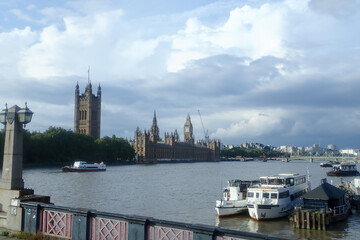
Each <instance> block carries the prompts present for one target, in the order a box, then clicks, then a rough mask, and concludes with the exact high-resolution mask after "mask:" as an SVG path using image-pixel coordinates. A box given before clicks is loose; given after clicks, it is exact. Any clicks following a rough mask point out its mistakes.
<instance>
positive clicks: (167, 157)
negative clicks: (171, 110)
mask: <svg viewBox="0 0 360 240" xmlns="http://www.w3.org/2000/svg"><path fill="white" fill-rule="evenodd" d="M100 124H101V87H100V85H99V87H98V88H97V95H95V94H93V92H92V85H91V82H90V80H89V81H88V84H87V86H86V88H85V92H84V93H83V94H80V90H79V84H76V88H75V111H74V132H76V133H81V134H86V135H90V136H92V137H93V138H94V139H98V138H100ZM132 145H133V147H134V150H135V154H136V158H137V162H138V163H156V162H165V161H166V162H167V161H219V160H220V141H218V140H211V141H210V140H209V141H208V140H206V141H202V142H198V143H195V139H194V135H193V126H192V123H191V118H190V115H189V114H188V115H187V117H186V121H185V124H184V141H183V142H181V141H180V137H179V134H178V132H177V131H176V130H175V131H174V132H172V133H165V140H164V141H162V139H161V138H160V136H159V127H158V125H157V119H156V113H155V112H154V118H153V123H152V126H151V128H150V130H148V131H146V130H145V131H144V132H141V131H140V130H139V128H137V129H136V131H135V138H134V142H133V144H132Z"/></svg>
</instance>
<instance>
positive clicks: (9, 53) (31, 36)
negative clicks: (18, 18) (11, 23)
mask: <svg viewBox="0 0 360 240" xmlns="http://www.w3.org/2000/svg"><path fill="white" fill-rule="evenodd" d="M37 37H38V35H37V33H36V32H34V31H32V30H31V28H30V27H26V28H24V29H17V28H15V29H14V30H12V31H10V32H2V33H1V32H0V52H1V54H0V77H1V76H3V77H4V76H6V77H14V76H18V65H17V63H18V62H19V61H20V60H21V57H22V53H23V52H24V51H26V50H27V49H28V48H29V47H30V46H31V45H32V44H33V43H34V42H35V41H36V39H37Z"/></svg>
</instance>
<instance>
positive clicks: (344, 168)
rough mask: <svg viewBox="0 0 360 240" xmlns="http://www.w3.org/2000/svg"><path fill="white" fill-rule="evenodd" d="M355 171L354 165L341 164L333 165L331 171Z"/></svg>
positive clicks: (351, 163) (353, 163)
mask: <svg viewBox="0 0 360 240" xmlns="http://www.w3.org/2000/svg"><path fill="white" fill-rule="evenodd" d="M340 170H342V171H356V163H355V162H350V163H341V164H335V165H333V171H340Z"/></svg>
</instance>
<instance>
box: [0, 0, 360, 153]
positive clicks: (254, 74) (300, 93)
mask: <svg viewBox="0 0 360 240" xmlns="http://www.w3.org/2000/svg"><path fill="white" fill-rule="evenodd" d="M359 24H360V2H359V1H358V0H343V1H339V0H277V1H270V0H267V1H266V0H249V1H245V0H242V1H235V0H233V1H230V0H229V1H227V0H223V1H205V0H200V1H187V0H183V1H175V0H167V1H165V0H163V1H161V0H155V1H142V0H140V1H111V0H105V1H82V0H79V1H25V0H12V1H4V0H0V53H1V54H0V83H1V88H0V104H3V105H4V106H5V103H7V104H8V105H9V106H12V105H14V104H17V105H19V106H23V105H24V102H25V101H27V102H28V106H29V108H30V109H31V110H32V111H34V112H35V114H34V118H33V121H32V122H31V123H30V124H28V125H27V128H28V129H29V130H31V131H35V130H36V131H45V130H46V129H47V128H48V127H49V126H58V127H63V128H65V129H73V118H74V114H73V112H74V91H75V85H76V83H77V82H78V83H79V85H80V90H81V92H83V91H84V89H85V86H86V84H87V71H88V67H89V66H90V69H91V70H90V78H91V82H92V84H93V87H97V86H98V84H101V87H102V91H103V99H102V124H101V135H102V136H111V135H113V134H115V135H116V136H119V137H124V138H133V136H134V131H135V129H136V127H137V126H139V127H140V129H148V128H150V125H151V123H152V116H153V111H154V110H156V113H157V117H158V124H159V128H160V133H161V135H163V134H164V133H165V132H171V131H174V130H175V129H177V130H178V132H180V133H181V132H182V131H183V125H184V123H185V120H186V116H187V114H188V113H189V114H190V116H191V118H192V122H193V125H194V131H195V138H196V139H197V140H198V139H202V138H203V137H204V132H203V130H202V127H201V122H200V118H199V115H198V110H200V111H201V114H202V119H203V122H204V125H205V128H206V129H208V131H209V134H210V137H211V138H217V139H220V140H221V141H222V142H223V143H225V144H240V143H243V142H261V143H264V144H270V145H275V146H280V145H295V146H310V145H312V144H314V143H317V144H320V145H321V146H323V147H326V146H327V145H328V144H335V145H337V146H338V147H341V148H345V147H351V148H359V139H360V108H359V104H360V95H359V89H360V68H359V62H360V61H359V60H360V28H359ZM181 137H183V136H181Z"/></svg>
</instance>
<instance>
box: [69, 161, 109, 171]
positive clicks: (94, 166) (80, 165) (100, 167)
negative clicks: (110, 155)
mask: <svg viewBox="0 0 360 240" xmlns="http://www.w3.org/2000/svg"><path fill="white" fill-rule="evenodd" d="M62 171H63V172H98V171H106V164H105V163H103V162H101V163H87V162H84V161H76V162H74V164H73V165H72V166H65V167H62Z"/></svg>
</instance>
